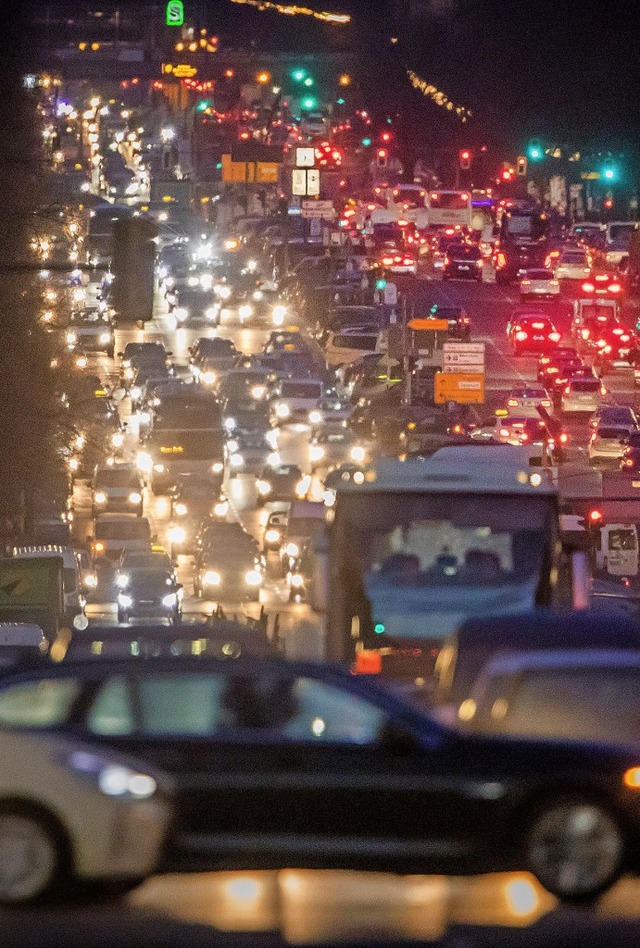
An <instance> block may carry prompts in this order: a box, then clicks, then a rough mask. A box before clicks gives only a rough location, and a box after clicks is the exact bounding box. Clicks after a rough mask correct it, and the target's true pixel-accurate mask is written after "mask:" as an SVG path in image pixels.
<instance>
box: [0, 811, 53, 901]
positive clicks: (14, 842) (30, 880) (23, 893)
mask: <svg viewBox="0 0 640 948" xmlns="http://www.w3.org/2000/svg"><path fill="white" fill-rule="evenodd" d="M63 864H64V858H63V847H62V845H61V842H60V840H59V838H57V836H56V834H55V833H54V831H53V830H52V829H51V828H50V827H49V826H47V823H46V821H45V819H44V818H43V817H42V816H40V815H39V814H38V813H32V812H29V810H28V809H24V810H21V809H15V810H13V809H12V810H5V811H4V812H1V813H0V903H3V904H4V905H24V904H27V903H29V902H36V901H38V900H39V899H42V898H44V897H45V896H46V895H48V894H50V893H51V892H52V890H53V887H54V884H55V883H56V882H57V881H58V879H59V877H60V875H61V874H62V872H63Z"/></svg>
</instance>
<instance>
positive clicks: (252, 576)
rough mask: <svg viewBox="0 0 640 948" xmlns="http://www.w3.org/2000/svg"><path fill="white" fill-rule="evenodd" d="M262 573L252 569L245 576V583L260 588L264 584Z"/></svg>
mask: <svg viewBox="0 0 640 948" xmlns="http://www.w3.org/2000/svg"><path fill="white" fill-rule="evenodd" d="M262 578H263V577H262V573H261V572H260V571H259V570H257V569H250V570H249V571H248V572H247V573H245V574H244V581H245V583H246V584H247V586H260V585H261V584H262Z"/></svg>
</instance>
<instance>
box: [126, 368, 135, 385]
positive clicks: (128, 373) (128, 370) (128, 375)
mask: <svg viewBox="0 0 640 948" xmlns="http://www.w3.org/2000/svg"><path fill="white" fill-rule="evenodd" d="M133 376H134V371H133V367H132V366H130V365H128V366H127V367H126V368H125V370H124V377H125V379H126V380H127V382H130V381H131V380H132V378H133Z"/></svg>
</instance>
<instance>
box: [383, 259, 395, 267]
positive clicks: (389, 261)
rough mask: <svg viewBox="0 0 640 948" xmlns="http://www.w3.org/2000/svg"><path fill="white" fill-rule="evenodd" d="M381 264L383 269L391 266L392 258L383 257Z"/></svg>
mask: <svg viewBox="0 0 640 948" xmlns="http://www.w3.org/2000/svg"><path fill="white" fill-rule="evenodd" d="M382 263H383V264H384V266H385V267H390V266H391V264H392V263H393V257H383V258H382Z"/></svg>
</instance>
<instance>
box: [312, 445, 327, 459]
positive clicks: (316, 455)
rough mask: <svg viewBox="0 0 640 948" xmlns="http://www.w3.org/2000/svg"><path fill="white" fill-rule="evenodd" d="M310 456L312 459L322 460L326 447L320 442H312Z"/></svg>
mask: <svg viewBox="0 0 640 948" xmlns="http://www.w3.org/2000/svg"><path fill="white" fill-rule="evenodd" d="M309 457H310V458H311V460H312V461H321V460H322V458H323V457H324V448H323V447H322V445H320V444H312V445H311V447H310V448H309Z"/></svg>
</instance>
